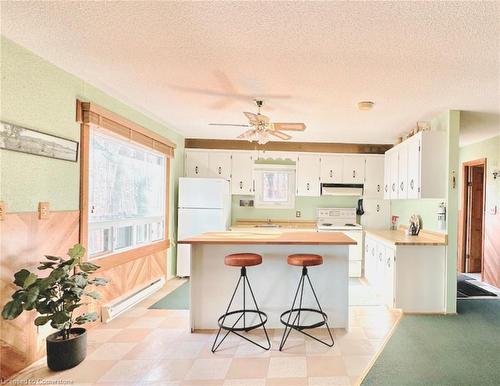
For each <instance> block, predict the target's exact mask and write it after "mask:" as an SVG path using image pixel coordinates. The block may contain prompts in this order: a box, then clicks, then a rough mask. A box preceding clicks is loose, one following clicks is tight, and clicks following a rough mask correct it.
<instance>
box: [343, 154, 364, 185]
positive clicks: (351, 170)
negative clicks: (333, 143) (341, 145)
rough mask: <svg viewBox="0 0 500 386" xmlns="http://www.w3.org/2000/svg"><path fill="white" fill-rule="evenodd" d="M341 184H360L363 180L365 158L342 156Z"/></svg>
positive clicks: (360, 156)
mask: <svg viewBox="0 0 500 386" xmlns="http://www.w3.org/2000/svg"><path fill="white" fill-rule="evenodd" d="M343 159H344V161H343V168H342V182H343V183H345V184H362V183H363V182H364V180H365V156H362V155H345V156H343Z"/></svg>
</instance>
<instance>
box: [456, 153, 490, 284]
mask: <svg viewBox="0 0 500 386" xmlns="http://www.w3.org/2000/svg"><path fill="white" fill-rule="evenodd" d="M462 168H463V170H462V173H463V174H462V176H463V179H462V181H463V186H462V189H463V191H462V210H461V223H462V232H461V233H462V237H461V240H460V241H461V248H459V251H460V254H459V261H458V270H459V272H462V273H469V274H475V275H471V276H477V278H478V279H479V280H482V276H483V275H482V273H483V244H484V205H485V191H486V186H485V182H486V175H485V172H486V159H485V158H483V159H479V160H475V161H469V162H464V163H463V165H462Z"/></svg>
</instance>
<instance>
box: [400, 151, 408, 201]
mask: <svg viewBox="0 0 500 386" xmlns="http://www.w3.org/2000/svg"><path fill="white" fill-rule="evenodd" d="M398 157H399V158H398V198H403V199H404V198H407V197H408V192H407V187H408V146H407V143H406V142H403V143H402V144H400V145H398Z"/></svg>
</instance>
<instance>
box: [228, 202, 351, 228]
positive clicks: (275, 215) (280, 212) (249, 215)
mask: <svg viewBox="0 0 500 386" xmlns="http://www.w3.org/2000/svg"><path fill="white" fill-rule="evenodd" d="M252 199H253V196H233V198H232V208H231V217H232V223H233V224H234V223H235V221H236V220H238V219H264V220H265V219H268V218H270V219H273V220H316V217H317V216H316V209H317V208H355V207H356V206H357V204H358V199H357V197H337V196H320V197H296V199H295V208H293V209H258V208H252V207H240V206H239V202H240V200H252ZM297 210H299V211H300V212H301V217H300V218H296V217H295V212H296V211H297Z"/></svg>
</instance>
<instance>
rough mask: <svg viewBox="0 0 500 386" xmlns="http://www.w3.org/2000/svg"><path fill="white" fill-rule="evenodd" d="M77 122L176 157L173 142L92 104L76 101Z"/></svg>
mask: <svg viewBox="0 0 500 386" xmlns="http://www.w3.org/2000/svg"><path fill="white" fill-rule="evenodd" d="M76 120H77V122H79V123H82V124H87V125H95V126H99V127H102V128H104V129H107V130H110V131H112V132H114V133H116V134H119V135H121V136H123V137H125V138H128V139H129V140H131V141H134V142H137V143H140V144H141V145H143V146H146V147H149V148H151V149H154V150H156V151H159V152H161V153H163V154H165V155H167V157H170V158H172V157H173V156H174V149H175V147H176V145H175V143H173V142H172V141H170V140H168V139H167V138H164V137H162V136H161V135H159V134H156V133H154V132H152V131H151V130H148V129H146V128H144V127H142V126H140V125H138V124H136V123H134V122H131V121H129V120H127V119H125V118H122V117H120V116H119V115H117V114H115V113H113V112H111V111H109V110H106V109H105V108H103V107H100V106H98V105H96V104H94V103H92V102H82V101H80V100H77V101H76Z"/></svg>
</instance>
